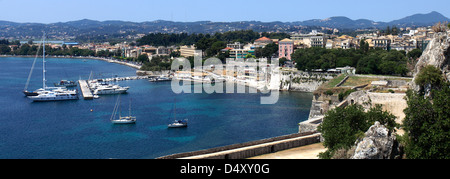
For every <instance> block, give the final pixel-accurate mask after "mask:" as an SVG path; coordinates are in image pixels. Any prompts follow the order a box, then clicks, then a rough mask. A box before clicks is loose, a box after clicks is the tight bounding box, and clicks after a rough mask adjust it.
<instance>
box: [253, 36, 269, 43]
mask: <svg viewBox="0 0 450 179" xmlns="http://www.w3.org/2000/svg"><path fill="white" fill-rule="evenodd" d="M269 40H270V41H272V39H269V38H267V37H261V38H259V39H257V40H255V42H258V41H269Z"/></svg>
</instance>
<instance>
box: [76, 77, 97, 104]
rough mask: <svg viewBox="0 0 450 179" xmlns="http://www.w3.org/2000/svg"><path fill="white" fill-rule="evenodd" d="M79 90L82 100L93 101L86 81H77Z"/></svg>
mask: <svg viewBox="0 0 450 179" xmlns="http://www.w3.org/2000/svg"><path fill="white" fill-rule="evenodd" d="M78 83H79V84H80V88H81V93H82V94H83V98H84V99H94V95H92V92H91V89H89V86H88V83H87V81H86V80H80V81H78Z"/></svg>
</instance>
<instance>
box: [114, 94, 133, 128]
mask: <svg viewBox="0 0 450 179" xmlns="http://www.w3.org/2000/svg"><path fill="white" fill-rule="evenodd" d="M119 107H120V95H119V97H117V101H116V105H115V106H114V110H113V113H112V115H111V118H110V120H111V122H112V123H113V124H134V123H136V117H135V116H131V100H130V107H129V116H125V117H122V116H121V114H120V113H119V119H116V114H117V111H118V110H119Z"/></svg>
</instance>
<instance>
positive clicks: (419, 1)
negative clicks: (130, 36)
mask: <svg viewBox="0 0 450 179" xmlns="http://www.w3.org/2000/svg"><path fill="white" fill-rule="evenodd" d="M448 7H450V1H449V0H408V1H404V0H401V1H400V0H371V1H363V0H308V1H304V0H220V1H219V0H0V9H1V10H0V20H6V21H13V22H39V23H54V22H67V21H73V20H81V19H92V20H100V21H105V20H124V21H133V22H144V21H154V20H172V21H182V22H193V21H202V20H209V21H218V22H232V21H249V20H256V21H263V22H271V21H282V22H293V21H303V20H310V19H324V18H328V17H332V16H347V17H349V18H351V19H370V20H375V21H384V22H388V21H392V20H396V19H400V18H403V17H405V16H409V15H413V14H416V13H429V12H431V11H437V12H440V13H442V14H443V15H444V16H446V17H450V9H449V8H448Z"/></svg>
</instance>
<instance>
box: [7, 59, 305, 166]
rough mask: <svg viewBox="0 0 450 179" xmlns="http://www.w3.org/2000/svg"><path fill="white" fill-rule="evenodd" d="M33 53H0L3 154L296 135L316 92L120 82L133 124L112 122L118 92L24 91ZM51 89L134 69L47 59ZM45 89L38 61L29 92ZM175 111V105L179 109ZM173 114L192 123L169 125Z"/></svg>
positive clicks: (122, 150) (125, 149) (65, 155)
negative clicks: (47, 94) (264, 99)
mask: <svg viewBox="0 0 450 179" xmlns="http://www.w3.org/2000/svg"><path fill="white" fill-rule="evenodd" d="M33 61H34V58H22V57H1V58H0V151H1V152H0V159H153V158H157V157H160V156H165V155H170V154H174V153H182V152H190V151H196V150H202V149H208V148H214V147H220V146H226V145H231V144H237V143H243V142H249V141H254V140H260V139H266V138H271V137H277V136H282V135H288V134H293V133H297V132H298V123H299V122H302V121H305V120H307V118H308V115H309V110H310V107H311V101H312V98H313V95H312V94H311V93H300V92H280V96H279V100H278V102H277V103H276V104H271V105H264V104H261V96H262V95H263V94H260V93H256V94H255V93H248V92H247V93H244V94H238V93H235V94H227V93H224V94H220V93H213V94H208V93H198V94H196V93H191V94H185V93H182V94H175V93H174V92H173V91H172V89H171V83H170V82H161V83H154V82H149V81H148V80H129V81H120V82H115V83H117V84H119V85H121V86H129V87H130V89H129V90H128V93H126V94H122V95H121V96H120V99H121V100H120V101H121V103H120V106H121V107H120V111H121V113H122V114H123V115H128V113H129V110H128V109H129V106H130V104H131V112H132V115H133V116H136V117H137V123H136V124H134V125H114V124H112V123H111V122H110V117H111V115H112V112H113V109H114V105H115V104H116V101H117V98H118V95H106V96H101V97H100V98H99V99H95V100H84V99H83V98H82V97H81V94H80V99H79V100H74V101H60V102H33V101H31V100H30V99H28V98H26V97H25V96H24V94H23V93H22V91H23V90H24V88H25V84H26V81H27V78H28V76H29V74H30V70H31V67H32V64H33ZM46 70H47V73H46V76H47V82H46V84H47V85H48V86H52V84H53V83H56V82H58V81H60V80H72V81H76V80H79V79H88V78H89V76H90V74H91V73H92V76H93V77H94V78H96V79H100V78H111V77H127V76H136V69H133V68H131V67H128V66H124V65H120V64H115V63H108V62H106V61H101V60H93V59H71V58H47V59H46ZM41 87H42V59H39V58H38V59H37V61H36V64H35V68H34V70H33V71H32V75H31V80H30V83H29V87H28V90H30V91H32V90H35V89H38V88H41ZM174 109H176V110H174ZM175 112H176V119H188V120H189V127H187V128H180V129H168V128H167V125H168V124H169V123H171V122H173V121H174V120H175V118H174V114H175Z"/></svg>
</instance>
